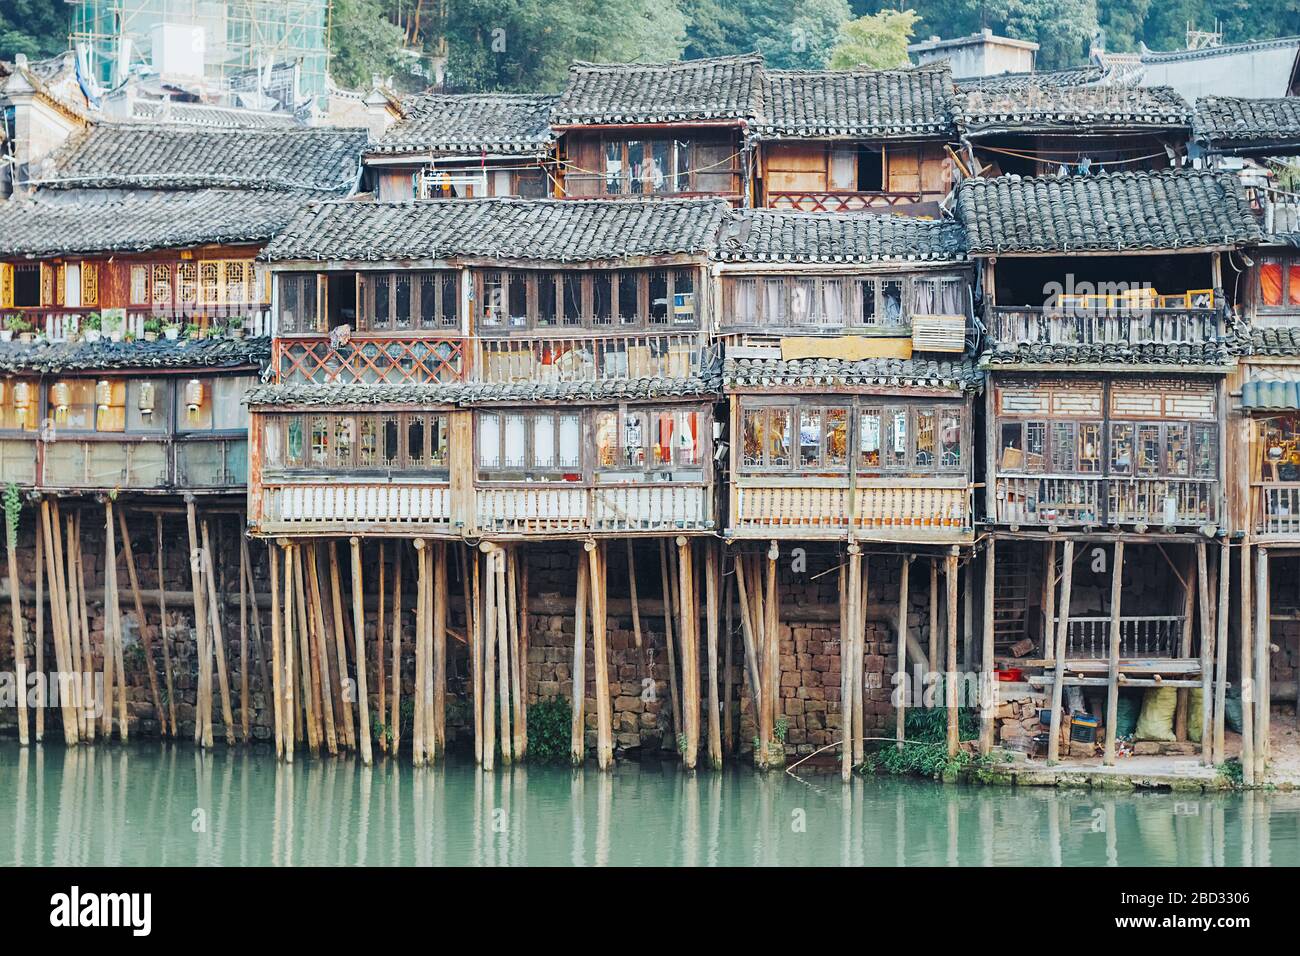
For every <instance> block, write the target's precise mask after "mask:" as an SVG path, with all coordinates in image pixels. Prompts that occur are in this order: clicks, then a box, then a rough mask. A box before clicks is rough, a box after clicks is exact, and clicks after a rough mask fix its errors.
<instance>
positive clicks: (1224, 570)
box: [1201, 538, 1300, 764]
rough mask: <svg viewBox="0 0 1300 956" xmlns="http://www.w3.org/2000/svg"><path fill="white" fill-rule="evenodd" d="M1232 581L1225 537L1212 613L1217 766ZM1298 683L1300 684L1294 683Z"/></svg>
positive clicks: (1222, 756) (1221, 749) (1220, 758)
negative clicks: (1215, 599) (1216, 600)
mask: <svg viewBox="0 0 1300 956" xmlns="http://www.w3.org/2000/svg"><path fill="white" fill-rule="evenodd" d="M1231 578H1232V552H1231V551H1230V550H1229V545H1228V539H1227V538H1224V539H1223V542H1222V544H1220V546H1219V581H1218V585H1219V602H1218V604H1219V606H1218V610H1217V611H1216V612H1215V617H1214V624H1215V632H1216V633H1215V644H1214V657H1215V663H1214V749H1213V751H1212V754H1211V757H1210V760H1211V762H1212V763H1213V764H1220V763H1222V762H1223V761H1224V759H1225V754H1224V737H1223V735H1224V714H1225V710H1226V705H1227V696H1228V602H1229V600H1230V598H1231V593H1230V589H1229V581H1230V580H1231ZM1297 684H1300V681H1297ZM1201 732H1202V733H1204V734H1205V735H1206V736H1209V733H1210V728H1208V727H1205V728H1202V731H1201Z"/></svg>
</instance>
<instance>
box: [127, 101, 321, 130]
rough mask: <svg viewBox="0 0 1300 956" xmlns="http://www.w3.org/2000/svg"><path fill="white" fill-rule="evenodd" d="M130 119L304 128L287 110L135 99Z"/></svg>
mask: <svg viewBox="0 0 1300 956" xmlns="http://www.w3.org/2000/svg"><path fill="white" fill-rule="evenodd" d="M131 119H133V120H137V121H141V122H149V123H175V124H178V125H183V126H188V127H194V126H200V127H208V128H210V129H285V128H295V129H300V128H302V127H303V126H305V125H306V124H305V123H303V121H302V120H301V119H299V118H298V116H297V114H295V113H290V112H289V111H287V110H276V111H271V110H252V109H241V108H239V107H235V106H213V105H211V104H209V103H177V102H175V101H173V100H136V101H135V102H134V103H132V104H131Z"/></svg>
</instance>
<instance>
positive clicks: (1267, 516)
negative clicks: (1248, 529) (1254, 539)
mask: <svg viewBox="0 0 1300 956" xmlns="http://www.w3.org/2000/svg"><path fill="white" fill-rule="evenodd" d="M1254 491H1255V501H1256V506H1255V507H1256V511H1255V531H1256V533H1257V534H1294V535H1300V481H1271V482H1261V483H1257V484H1255V486H1254Z"/></svg>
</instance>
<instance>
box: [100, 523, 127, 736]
mask: <svg viewBox="0 0 1300 956" xmlns="http://www.w3.org/2000/svg"><path fill="white" fill-rule="evenodd" d="M104 529H105V539H106V544H107V548H106V551H107V556H106V558H105V562H104V575H105V580H106V581H107V582H108V585H109V586H111V587H112V591H113V596H112V598H111V599H109V601H108V603H107V605H106V607H105V608H104V611H105V615H106V620H107V621H108V622H109V624H111V625H112V628H113V665H114V668H115V669H116V670H117V677H118V691H119V693H118V697H117V720H118V728H117V736H118V739H119V740H121V741H123V742H125V741H126V740H128V739H129V738H130V729H129V728H128V726H127V720H126V665H125V662H124V661H123V655H122V608H121V605H120V604H119V602H118V593H119V592H118V588H117V542H116V538H117V532H116V529H115V528H114V526H113V499H111V498H109V499H106V500H105V501H104Z"/></svg>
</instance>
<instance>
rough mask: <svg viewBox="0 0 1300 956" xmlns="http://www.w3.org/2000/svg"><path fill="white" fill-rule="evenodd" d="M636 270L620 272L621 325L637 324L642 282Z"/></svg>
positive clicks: (619, 307)
mask: <svg viewBox="0 0 1300 956" xmlns="http://www.w3.org/2000/svg"><path fill="white" fill-rule="evenodd" d="M637 280H638V276H637V273H635V272H620V273H618V322H619V325H636V324H637V322H638V320H639V316H640V312H641V302H640V296H639V294H638V293H639V286H640V283H639V282H638V281H637Z"/></svg>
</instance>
